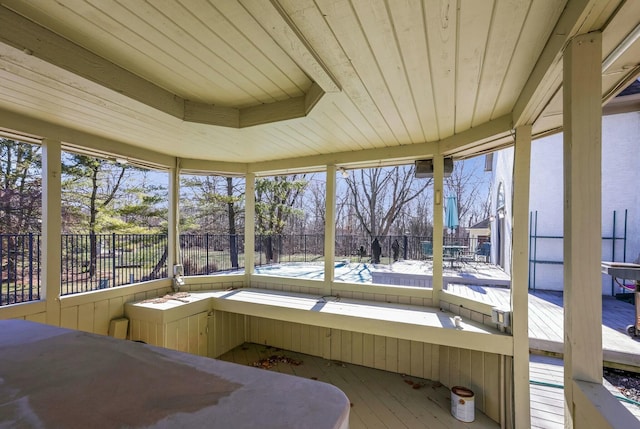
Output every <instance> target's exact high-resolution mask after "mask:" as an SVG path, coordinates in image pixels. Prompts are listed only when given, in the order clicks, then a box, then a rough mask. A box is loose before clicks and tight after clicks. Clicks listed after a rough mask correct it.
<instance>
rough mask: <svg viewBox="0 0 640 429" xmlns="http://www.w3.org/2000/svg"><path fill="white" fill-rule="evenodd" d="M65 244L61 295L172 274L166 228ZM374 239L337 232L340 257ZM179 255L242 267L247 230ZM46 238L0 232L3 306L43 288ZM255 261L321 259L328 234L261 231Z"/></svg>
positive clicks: (416, 254)
mask: <svg viewBox="0 0 640 429" xmlns="http://www.w3.org/2000/svg"><path fill="white" fill-rule="evenodd" d="M61 238H62V246H61V294H62V295H69V294H75V293H81V292H87V291H93V290H99V289H105V288H108V287H115V286H121V285H125V284H131V283H137V282H140V281H146V280H155V279H161V278H166V277H167V276H168V263H169V262H168V261H167V256H168V241H167V236H166V234H64V235H62V237H61ZM378 241H379V243H380V247H381V255H380V263H391V262H393V261H394V260H395V259H412V260H422V259H427V258H429V257H430V256H431V252H432V246H431V243H432V239H431V237H422V236H408V235H395V236H394V235H390V236H385V237H379V238H378ZM444 243H445V245H461V246H464V247H465V248H467V249H469V252H470V253H472V252H475V251H476V249H477V248H478V243H477V241H476V240H473V239H469V238H455V237H451V236H446V237H445V240H444ZM371 244H372V240H371V239H370V238H369V237H365V236H361V235H337V236H336V243H335V257H336V258H340V259H349V260H350V261H370V260H371V259H372V256H373V252H372V246H371ZM180 252H181V262H182V264H183V266H184V273H185V275H187V276H194V275H208V274H216V273H226V272H233V271H236V270H242V269H244V255H245V248H244V236H243V235H232V234H183V235H181V236H180ZM41 257H42V243H41V236H40V235H39V234H34V233H30V234H0V262H1V266H0V274H1V283H0V286H1V289H0V292H1V293H0V305H8V304H15V303H20V302H28V301H36V300H39V299H40V294H41V289H40V287H41V281H42V278H41V276H42V270H41ZM254 260H255V264H256V265H257V266H262V265H270V264H278V263H288V262H317V261H322V260H324V235H322V234H287V235H284V234H283V235H271V236H266V235H257V236H256V239H255V249H254Z"/></svg>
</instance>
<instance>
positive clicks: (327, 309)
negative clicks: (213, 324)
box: [205, 288, 513, 356]
mask: <svg viewBox="0 0 640 429" xmlns="http://www.w3.org/2000/svg"><path fill="white" fill-rule="evenodd" d="M205 293H206V294H207V295H208V296H210V297H211V298H212V301H213V302H212V305H213V309H214V310H220V311H226V312H230V313H240V314H246V315H249V316H256V317H264V318H268V319H276V320H282V321H287V322H294V323H302V324H308V325H314V326H322V327H326V328H332V329H341V330H349V331H355V332H362V333H365V334H373V335H382V336H387V337H391V338H398V339H406V340H411V341H421V342H425V343H430V344H438V345H444V346H450V347H459V348H465V349H471V350H478V351H483V352H490V353H498V354H503V355H509V356H511V355H513V341H512V337H511V336H509V335H507V334H504V333H502V332H500V331H498V330H497V329H494V328H491V327H489V326H486V325H483V324H480V323H477V322H474V321H472V320H470V319H465V318H462V323H461V326H462V328H460V329H459V328H456V326H455V323H454V317H455V315H454V314H452V313H447V312H443V311H440V310H439V309H436V308H431V307H422V306H417V305H409V304H397V303H385V302H375V301H365V300H356V299H348V298H338V297H336V296H326V297H319V296H314V295H309V294H301V293H291V292H282V291H274V290H265V289H250V288H243V289H235V290H231V291H219V292H205Z"/></svg>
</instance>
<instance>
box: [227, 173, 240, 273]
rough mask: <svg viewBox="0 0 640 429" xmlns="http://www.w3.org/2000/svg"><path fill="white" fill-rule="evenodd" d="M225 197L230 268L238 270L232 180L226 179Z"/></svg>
mask: <svg viewBox="0 0 640 429" xmlns="http://www.w3.org/2000/svg"><path fill="white" fill-rule="evenodd" d="M227 197H229V200H228V201H229V202H228V203H227V208H228V209H229V253H230V255H229V256H230V257H231V267H232V268H235V269H237V268H238V235H237V234H236V211H235V208H234V207H233V199H232V198H231V197H233V179H232V178H231V177H227Z"/></svg>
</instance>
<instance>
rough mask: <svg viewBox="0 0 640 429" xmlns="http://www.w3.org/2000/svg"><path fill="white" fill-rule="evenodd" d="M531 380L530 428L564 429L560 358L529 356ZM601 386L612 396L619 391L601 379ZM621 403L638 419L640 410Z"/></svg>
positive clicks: (634, 406) (639, 418)
mask: <svg viewBox="0 0 640 429" xmlns="http://www.w3.org/2000/svg"><path fill="white" fill-rule="evenodd" d="M529 380H531V385H530V386H531V387H530V389H531V390H530V391H531V427H532V428H540V429H556V428H558V429H562V428H564V389H563V387H562V386H563V385H564V367H563V363H562V360H561V359H558V358H553V357H549V356H537V355H531V359H530V362H529ZM603 383H604V385H605V387H606V388H607V389H608V390H609V391H610V392H611V393H612V394H613V395H615V396H621V395H620V392H619V391H618V390H617V389H616V388H615V387H614V386H612V385H611V384H610V383H608V382H607V381H606V380H603ZM622 404H623V405H624V406H625V407H626V408H627V409H628V410H629V411H631V413H632V414H633V415H634V416H635V417H636V418H637V419H638V420H639V421H638V425H639V426H640V407H638V406H637V405H634V404H630V403H627V402H622Z"/></svg>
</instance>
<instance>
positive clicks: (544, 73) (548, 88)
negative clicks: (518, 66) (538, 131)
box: [513, 0, 606, 128]
mask: <svg viewBox="0 0 640 429" xmlns="http://www.w3.org/2000/svg"><path fill="white" fill-rule="evenodd" d="M603 3H606V2H601V1H600V2H599V1H598V0H569V1H568V2H567V4H566V6H565V9H564V11H563V12H562V15H561V16H560V19H559V20H558V22H557V24H556V26H555V28H554V29H553V32H552V33H551V36H550V37H549V40H548V41H547V44H546V46H545V47H544V50H543V51H542V54H541V55H540V57H539V58H538V62H537V63H536V65H535V67H534V69H533V71H532V73H531V75H530V76H529V79H528V80H527V82H526V84H525V85H524V88H523V89H522V92H521V93H520V96H519V97H518V100H517V101H516V103H515V105H514V108H513V124H514V125H513V126H514V128H517V127H519V126H522V125H527V124H532V123H533V122H534V121H535V120H536V119H537V118H538V116H539V115H540V113H541V112H542V110H543V109H544V108H545V107H546V105H547V103H548V102H549V100H550V99H551V98H552V97H553V94H555V93H556V92H557V90H558V88H559V84H558V82H560V83H561V75H562V56H563V53H564V49H565V47H566V45H567V43H568V42H569V41H570V40H571V39H572V38H573V37H574V36H575V35H577V34H578V33H579V32H581V31H582V32H584V31H585V30H586V31H588V30H589V29H588V28H587V29H585V26H586V25H585V24H586V23H587V22H589V21H591V20H595V19H596V18H597V15H598V13H596V11H595V9H596V8H598V9H601V8H603V7H604V6H606V4H603Z"/></svg>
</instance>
